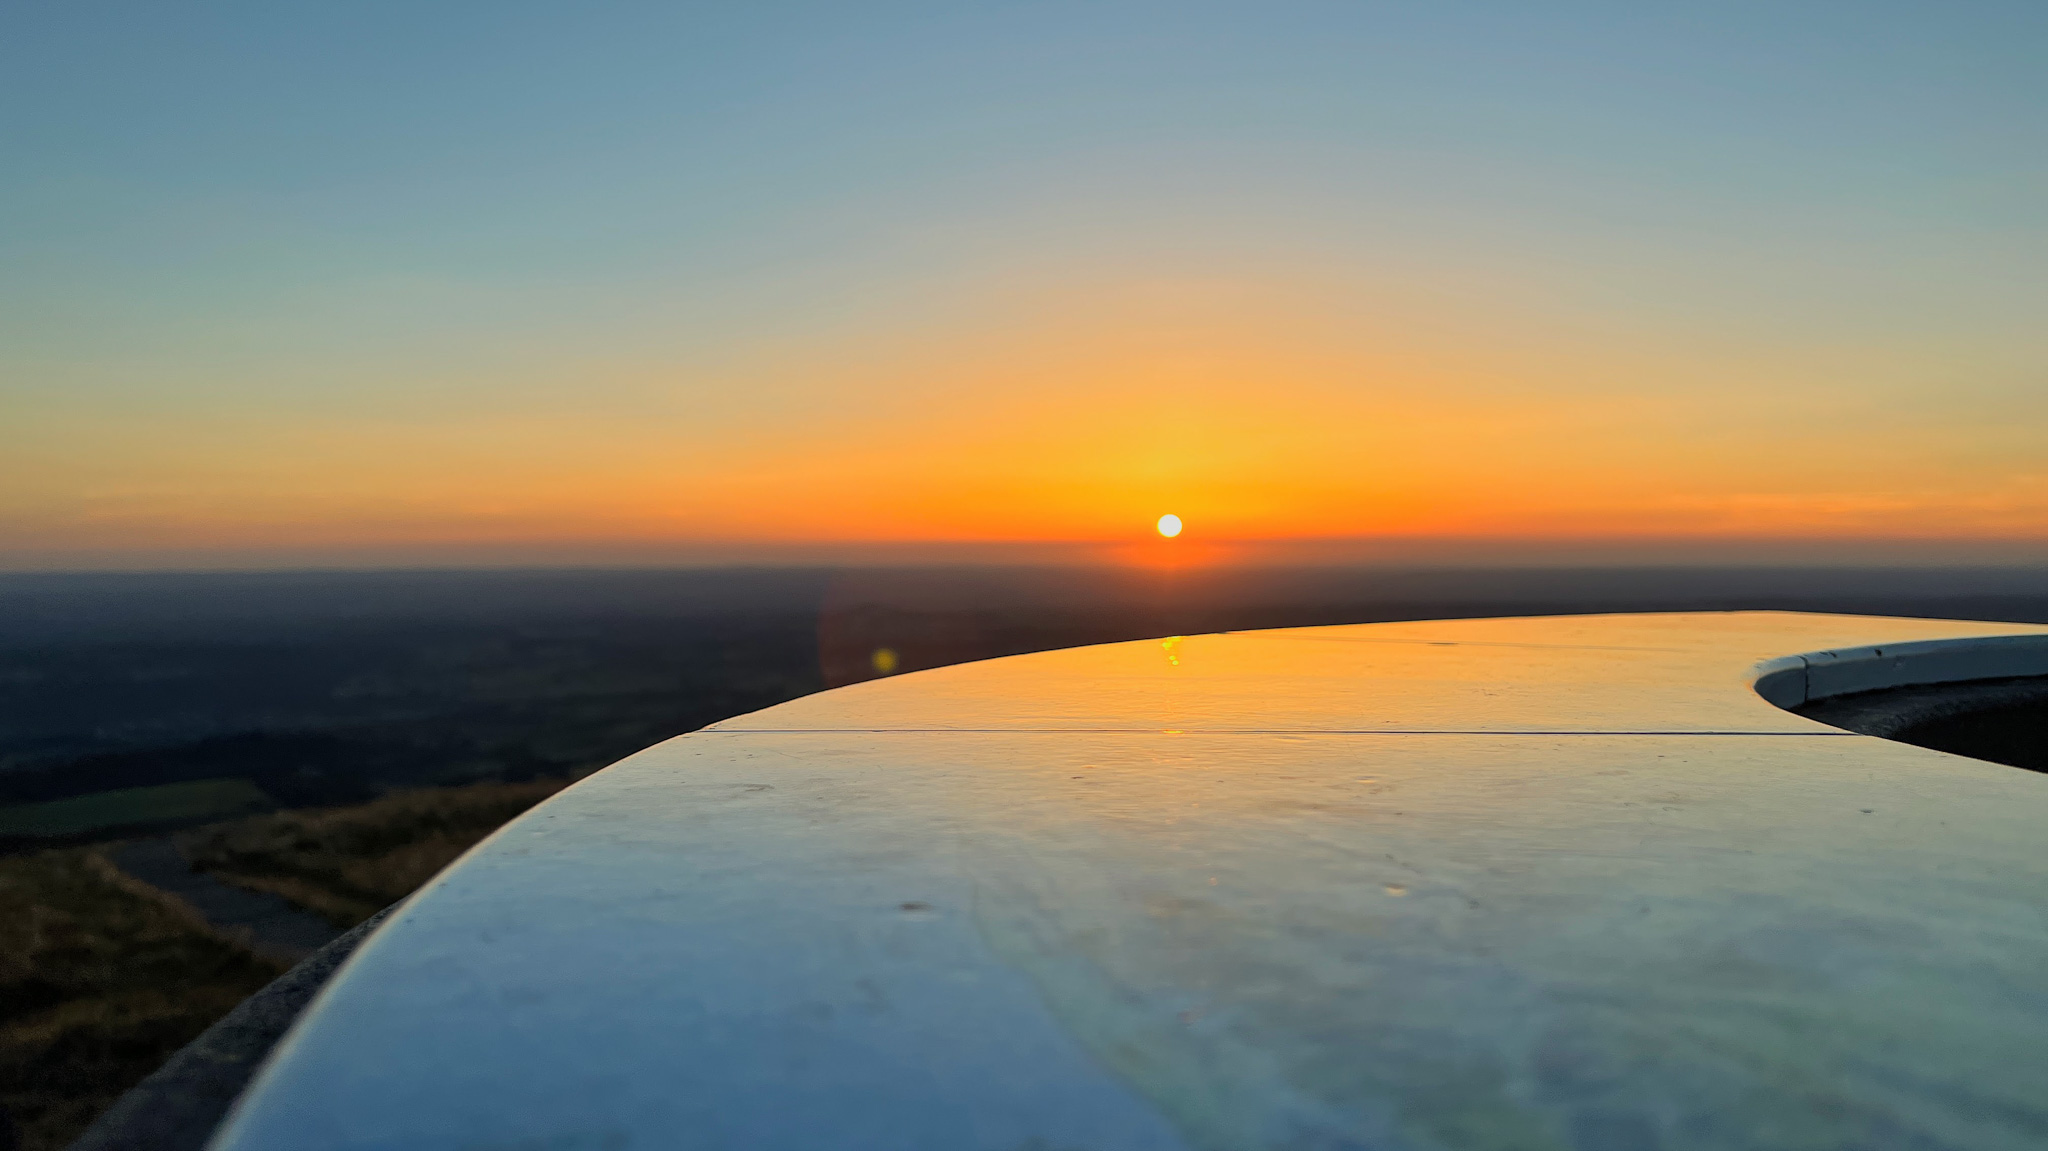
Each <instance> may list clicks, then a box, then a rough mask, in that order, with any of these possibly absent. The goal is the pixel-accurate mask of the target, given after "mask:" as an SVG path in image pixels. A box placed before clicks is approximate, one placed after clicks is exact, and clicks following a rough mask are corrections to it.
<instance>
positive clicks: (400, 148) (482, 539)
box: [0, 0, 2048, 567]
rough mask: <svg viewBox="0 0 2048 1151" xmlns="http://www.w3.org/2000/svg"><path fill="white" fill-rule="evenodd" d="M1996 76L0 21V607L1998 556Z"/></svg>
mask: <svg viewBox="0 0 2048 1151" xmlns="http://www.w3.org/2000/svg"><path fill="white" fill-rule="evenodd" d="M2044 61H2048V5H2042V4H2040V3H2038V2H2037V0H2034V2H2024V3H2009V4H1969V3H1960V4H1943V5H1935V4H1899V3H1882V2H1866V3H1856V4H1847V3H1844V4H1834V3H1803V4H1798V5H1785V4H1764V3H1756V4H1719V5H1648V4H1642V3H1614V4H1559V3H1551V4H1542V5H1531V4H1509V3H1498V4H1456V3H1439V2H1432V3H1416V4H1402V5H1386V4H1336V3H1330V4H1312V3H1288V4H1257V5H1253V4H1242V5H1213V4H1194V3H1174V4H1134V3H1087V4H1082V3H1033V4H956V5H906V4H842V3H833V4H825V3H819V4H774V3H747V4H727V5H716V6H714V5H686V4H592V5H577V6H566V5H546V6H543V5H531V4H517V3H489V4H484V3H476V4H453V3H450V4H416V3H407V4H396V3H389V4H386V3H354V4H347V5H308V4H284V5H280V4H262V3H253V2H252V3H246V4H218V3H191V4H178V5H164V4H145V3H89V2H88V3H66V4H58V3H43V2H35V3H28V4H23V5H19V6H16V7H14V8H12V9H11V10H10V13H9V17H8V20H7V27H6V30H5V33H4V35H0V566H14V567H38V566H53V565H54V566H98V565H102V564H106V565H124V566H133V565H136V564H141V565H144V566H148V565H152V564H167V565H187V564H202V565H203V564H207V563H294V562H319V563H336V562H344V563H345V562H354V561H361V562H438V561H441V560H448V559H450V558H451V557H452V558H454V559H462V558H464V557H467V558H470V559H475V558H477V557H487V558H490V559H492V560H493V561H494V562H497V561H502V562H516V561H520V560H537V559H545V560H560V559H572V560H573V559H579V558H581V559H590V560H603V559H607V558H617V557H620V556H629V555H630V556H642V557H656V558H659V557H679V558H689V557H693V556H698V557H705V556H708V557H716V556H720V555H738V554H742V553H747V554H768V552H773V550H774V549H776V548H785V549H794V550H793V551H791V552H790V553H789V554H796V552H797V551H801V550H803V549H805V548H809V549H812V550H813V551H814V552H816V551H819V549H822V552H819V554H825V553H830V552H831V551H832V550H833V549H834V548H838V549H841V551H842V552H845V553H846V554H852V551H851V550H850V549H858V548H859V547H864V546H872V545H889V544H902V543H925V544H949V543H977V542H995V543H1002V542H1016V541H1024V542H1030V541H1075V540H1078V541H1096V542H1100V543H1103V544H1106V545H1110V546H1123V544H1124V542H1125V541H1136V540H1140V539H1142V538H1143V536H1144V533H1146V532H1148V531H1149V530H1150V525H1151V523H1152V521H1153V520H1154V519H1155V518H1156V517H1157V516H1158V515H1159V514H1160V513H1161V512H1164V511H1174V512H1178V513H1179V514H1180V515H1182V516H1183V517H1185V518H1186V520H1187V522H1188V525H1189V529H1188V533H1187V535H1186V536H1184V537H1183V539H1182V541H1178V542H1180V543H1183V544H1187V545H1189V546H1191V547H1194V546H1201V544H1202V541H1204V540H1208V541H1212V542H1213V541H1228V540H1235V541H1244V540H1275V541H1290V540H1291V541H1302V540H1318V541H1324V542H1326V543H1329V544H1330V545H1331V546H1337V547H1340V548H1341V546H1343V545H1344V544H1345V543H1346V541H1350V542H1354V543H1357V544H1358V545H1359V546H1361V547H1366V548H1368V549H1369V548H1370V547H1371V546H1377V545H1384V544H1388V543H1389V542H1393V543H1399V542H1401V541H1408V542H1414V541H1431V540H1465V541H1471V540H1508V541H1524V542H1527V541H1536V542H1541V541H1563V540H1572V541H1582V542H1583V541H1592V542H1593V543H1595V544H1597V543H1599V542H1600V541H1611V542H1619V543H1626V542H1628V541H1643V540H1680V541H1693V542H1694V543H1695V544H1697V546H1698V547H1699V548H1700V549H1703V550H1702V552H1701V554H1708V553H1711V552H1712V551H1713V550H1714V549H1716V548H1721V547H1728V546H1733V541H1750V542H1752V543H1753V542H1754V541H1757V540H1766V541H1768V540H1779V541H1793V542H1801V541H1812V540H1816V539H1818V540H1821V541H1828V540H1840V541H1849V540H1863V541H1869V540H1877V541H1887V540H1890V541H1919V542H1921V543H1923V544H1924V543H1925V542H1926V541H1937V545H1929V546H1937V547H1938V542H1939V541H1950V542H1951V543H1952V544H1953V545H1954V546H1955V547H1963V546H1964V545H1966V544H1967V545H1968V546H1969V547H1980V548H1981V547H1982V546H1989V545H1997V546H2013V547H2019V548H2022V549H2024V548H2030V547H2037V546H2044V545H2048V66H2044ZM748 549H754V551H753V552H752V553H749V551H748ZM761 549H768V551H767V552H763V551H761ZM1958 554H1960V553H1958Z"/></svg>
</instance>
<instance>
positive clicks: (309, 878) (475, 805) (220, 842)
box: [178, 779, 569, 928]
mask: <svg viewBox="0 0 2048 1151" xmlns="http://www.w3.org/2000/svg"><path fill="white" fill-rule="evenodd" d="M568 782H569V781H567V780H563V779H537V780H530V781H527V782H525V783H480V784H472V785H470V786H468V787H448V788H431V789H422V790H418V791H402V792H398V793H395V794H393V795H388V796H385V797H384V798H383V799H379V800H375V801H373V802H370V803H364V804H358V805H355V806H352V807H330V808H316V809H313V810H307V811H282V812H277V813H275V814H271V815H259V816H254V817H251V818H248V819H241V820H237V821H235V822H232V823H223V824H217V825H214V826H211V827H202V828H196V829H194V830H192V831H189V832H186V833H185V834H183V835H181V836H179V837H178V843H179V846H180V847H182V848H183V849H184V852H185V855H186V857H187V858H188V859H190V860H191V861H192V865H193V866H194V867H197V868H199V869H201V870H204V871H207V872H210V873H211V874H212V875H214V876H215V877H216V878H218V879H220V880H222V881H223V882H227V883H233V884H236V885H238V886H241V887H246V888H249V889H251V890H254V891H268V892H271V893H274V894H277V895H281V896H283V897H285V898H286V899H289V900H291V901H292V902H293V903H296V904H298V905H299V906H301V907H304V908H306V909H307V910H309V911H312V912H314V913H316V914H318V915H322V916H325V917H326V918H327V919H328V921H329V922H331V923H333V924H334V925H335V926H336V927H342V928H347V927H353V926H355V925H356V924H358V923H361V922H362V921H363V920H365V919H368V918H369V917H370V916H372V915H375V914H376V913H377V912H378V911H381V910H383V909H384V908H385V907H388V906H389V905H391V904H392V903H395V902H397V901H398V900H400V899H403V898H405V897H406V896H407V895H410V894H411V893H412V892H413V891H414V890H416V889H417V888H418V887H419V886H420V885H421V884H422V883H425V882H426V881H427V880H429V879H431V878H433V877H434V875H435V873H437V872H439V871H440V870H441V869H442V868H444V867H446V866H448V865H449V864H450V863H453V862H454V861H455V858H456V857H457V856H459V855H461V854H462V853H463V852H465V851H467V850H469V849H470V847H471V846H473V845H474V844H475V843H476V842H477V841H478V840H480V839H482V838H483V837H484V836H486V835H489V834H490V833H491V832H493V831H495V830H497V828H498V827H499V825H501V824H503V823H504V822H505V821H506V820H509V819H511V818H512V817H513V816H515V815H518V814H519V813H521V812H523V811H525V810H526V809H527V808H529V807H532V806H533V805H534V804H536V803H539V802H540V801H541V800H543V799H546V798H547V797H548V796H550V795H553V794H554V793H555V792H557V791H560V790H561V789H562V788H564V787H566V786H568Z"/></svg>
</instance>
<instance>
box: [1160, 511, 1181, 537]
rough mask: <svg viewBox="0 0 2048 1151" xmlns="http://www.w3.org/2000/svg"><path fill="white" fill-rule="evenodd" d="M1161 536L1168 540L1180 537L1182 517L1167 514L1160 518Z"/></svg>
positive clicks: (1170, 513)
mask: <svg viewBox="0 0 2048 1151" xmlns="http://www.w3.org/2000/svg"><path fill="white" fill-rule="evenodd" d="M1159 534H1160V535H1163V536H1165V537H1166V538H1167V539H1172V538H1173V537H1175V536H1177V535H1179V534H1180V517H1179V516H1177V515H1174V514H1173V513H1172V512H1167V513H1166V514H1165V515H1163V516H1160V517H1159Z"/></svg>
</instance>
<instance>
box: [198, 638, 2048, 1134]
mask: <svg viewBox="0 0 2048 1151" xmlns="http://www.w3.org/2000/svg"><path fill="white" fill-rule="evenodd" d="M2018 632H2027V633H2031V634H2048V633H2044V629H2040V628H2023V627H2016V626H2013V625H2002V624H1965V623H1953V622H1941V621H1923V620H1891V619H1857V618H1849V617H1828V616H1800V615H1789V614H1776V613H1744V614H1728V615H1682V616H1614V617H1578V618H1561V619H1511V620H1468V621H1451V622H1441V623H1417V624H1388V625H1374V626H1367V627H1355V628H1316V629H1302V630H1295V631H1285V632H1263V633H1248V634H1240V635H1222V636H1196V637H1189V638H1186V639H1175V640H1167V641H1155V642H1147V643H1135V644H1117V645H1109V646H1104V647H1096V648H1084V649H1076V650H1072V651H1064V652H1052V653H1045V654H1041V655H1033V656H1020V657H1015V658H1011V659H1004V660H996V661H991V662H987V663H981V664H970V665H963V666H958V667H952V668H944V669H939V670H936V671H930V672H921V673H918V674H915V675H909V676H903V677H900V678H897V679H891V680H884V681H877V682H873V683H868V684H863V685H859V686H856V687H852V688H845V689H841V690H838V691H834V692H827V693H824V694H822V695H818V696H813V697H810V698H807V699H803V700H798V701H795V702H793V703H789V704H785V705H783V706H781V707H777V708H772V709H769V710H767V711H764V712H760V713H757V714H755V715H751V716H744V717H741V718H739V719H735V720H731V721H728V722H726V723H723V724H719V725H717V726H716V727H714V728H713V729H711V730H708V731H706V732H702V733H698V734H694V735H689V736H684V737H681V738H678V739H675V740H671V741H669V742H667V743H664V744H661V745H659V746H657V747H654V748H651V749H649V750H647V751H645V752H642V753H640V754H638V755H635V756H633V757H631V758H629V759H627V760H625V761H623V762H622V763H620V764H617V765H615V766H614V767H612V768H609V769H607V770H606V771H604V772H601V773H599V774H598V775H596V776H593V777H591V778H590V779H588V780H586V781H584V782H583V783H581V784H578V785H577V786H576V787H574V788H571V789H569V790H568V791H566V792H564V793H562V794H561V795H560V796H558V797H556V798H555V799H554V800H551V801H550V802H548V803H546V804H544V805H542V806H541V807H539V808H537V809H535V810H534V811H533V812H532V813H530V814H528V815H527V816H525V817H523V818H521V819H520V820H518V821H516V822H514V823H513V824H511V825H510V826H508V827H507V828H505V829H504V830H503V831H501V832H500V833H499V834H498V835H497V836H495V837H494V838H493V839H491V840H490V841H488V842H487V843H485V844H484V845H482V846H481V847H479V848H478V849H477V850H476V851H475V852H473V853H472V854H470V855H469V856H468V857H466V858H465V859H464V860H463V861H462V862H460V863H459V864H457V865H456V866H455V867H454V868H452V869H450V870H449V871H448V872H446V873H444V874H443V875H442V876H441V877H440V878H439V879H437V880H436V881H435V882H434V883H433V884H432V885H430V887H429V888H428V889H427V890H425V891H424V892H423V893H422V894H421V895H419V896H418V897H416V898H415V899H414V900H413V901H412V902H411V903H409V904H408V905H407V906H406V907H405V909H404V910H403V911H402V912H401V913H400V914H398V915H396V916H394V917H393V919H392V920H391V921H390V922H388V923H387V924H386V925H385V927H384V928H383V929H382V930H381V931H380V932H379V933H378V934H377V935H376V936H375V937H374V938H373V939H372V940H371V941H370V942H369V943H368V944H366V945H365V946H364V947H363V948H362V950H361V951H359V952H358V953H357V955H356V957H355V958H354V959H353V960H352V961H351V962H350V964H349V965H348V967H347V968H345V969H344V971H343V972H342V973H341V975H340V976H338V977H337V978H336V980H335V981H334V982H333V983H332V984H331V985H330V987H329V989H328V990H327V991H326V992H325V993H324V994H323V995H322V997H321V999H320V1000H319V1001H318V1002H317V1003H316V1004H315V1005H314V1007H313V1008H312V1009H311V1010H310V1011H309V1013H308V1015H307V1016H306V1018H305V1019H304V1020H302V1022H301V1024H300V1025H299V1027H298V1028H297V1029H296V1030H295V1031H294V1032H293V1034H292V1036H291V1037H290V1038H288V1039H287V1040H286V1042H285V1043H284V1044H283V1045H282V1047H281V1048H280V1050H279V1052H278V1054H277V1056H276V1058H275V1059H274V1061H273V1063H272V1064H271V1065H270V1067H269V1068H268V1069H267V1070H266V1071H265V1073H264V1074H263V1075H262V1076H261V1077H260V1078H259V1081H258V1083H257V1085H256V1086H255V1087H254V1088H253V1089H252V1091H251V1093H250V1095H249V1097H247V1098H246V1099H245V1100H244V1103H243V1105H242V1107H241V1109H240V1110H239V1112H238V1114H237V1116H236V1117H235V1119H234V1120H233V1121H232V1122H231V1123H230V1125H229V1127H228V1128H227V1129H226V1130H225V1131H224V1132H223V1134H222V1136H221V1138H220V1139H219V1140H218V1141H217V1144H216V1145H217V1146H219V1147H222V1148H232V1149H235V1151H241V1149H245V1148H281V1147H292V1148H336V1149H338V1148H371V1147H407V1148H441V1147H446V1148H458V1147H459V1148H495V1147H504V1148H512V1147H519V1148H583V1147H617V1148H624V1147H707V1148H750V1149H775V1148H799V1147H802V1148H835V1149H851V1148H934V1149H937V1148H944V1149H947V1151H975V1149H988V1151H1017V1149H1020V1148H1040V1149H1045V1151H1052V1149H1055V1148H1057V1149H1062V1151H1064V1149H1068V1148H1102V1149H1108V1148H1180V1147H1185V1148H1198V1149H1204V1151H1207V1149H1215V1151H1222V1149H1238V1148H1318V1149H1321V1148H1354V1147H1356V1148H1364V1147H1374V1148H1380V1147H1384V1148H1488V1149H1491V1148H1501V1149H1506V1148H1517V1149H1521V1148H1543V1147H1579V1148H1651V1147H1671V1148H1756V1147H1892V1146H1897V1147H1968V1148H2005V1147H2012V1148H2019V1147H2038V1146H2040V1145H2042V1144H2043V1142H2044V1141H2048V1091H2044V1090H2043V1072H2042V1070H2041V1069H2042V1068H2043V1067H2044V1066H2048V962H2044V957H2048V914H2044V909H2043V897H2042V894H2041V893H2042V891H2043V880H2044V879H2048V848H2044V846H2043V844H2044V828H2048V777H2044V776H2041V775H2036V774H2032V773H2028V772H2023V771H2019V770H2015V769H2012V768H2007V767H2001V766H1998V765H1994V764H1988V763H1982V762H1978V761H1974V760H1968V759H1962V758H1959V757H1955V756H1948V755H1943V754H1941V753H1938V752H1931V751H1926V750H1923V749H1919V748H1914V747H1909V746H1905V745H1901V744H1894V743H1890V742H1887V741H1884V740H1879V739H1874V738H1870V737H1866V736H1857V735H1851V734H1848V733H1845V732H1842V731H1839V730H1837V729H1834V728H1830V727H1826V726H1824V725H1821V724H1818V723H1814V722H1812V721H1809V720H1805V719H1801V718H1799V717H1798V716H1794V715H1791V714H1788V713H1786V712H1783V711H1780V710H1778V709H1777V708H1775V707H1772V706H1771V705H1770V704H1768V703H1766V702H1765V701H1764V700H1763V699H1762V698H1760V697H1759V696H1758V695H1757V694H1756V693H1755V692H1754V691H1753V690H1752V689H1751V686H1750V683H1751V680H1753V679H1754V678H1755V675H1756V673H1755V672H1754V671H1753V670H1752V669H1753V668H1754V667H1755V665H1756V664H1758V663H1759V662H1760V661H1764V660H1769V659H1771V658H1773V657H1779V656H1784V655H1788V654H1793V653H1811V652H1815V651H1820V650H1839V649H1844V648H1854V647H1859V646H1867V645H1868V646H1874V645H1884V644H1895V643H1903V642H1909V641H1917V640H1928V639H1935V638H1942V637H1972V636H1985V635H1993V634H2001V633H2018Z"/></svg>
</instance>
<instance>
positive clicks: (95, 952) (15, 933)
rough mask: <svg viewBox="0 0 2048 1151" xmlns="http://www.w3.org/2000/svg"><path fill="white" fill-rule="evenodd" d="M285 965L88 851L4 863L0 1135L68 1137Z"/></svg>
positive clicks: (56, 1142)
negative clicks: (3, 1125)
mask: <svg viewBox="0 0 2048 1151" xmlns="http://www.w3.org/2000/svg"><path fill="white" fill-rule="evenodd" d="M281 970H282V967H281V965H279V964H277V963H273V962H271V961H268V960H265V959H262V958H260V957H258V956H256V955H255V954H253V953H251V952H250V951H249V950H248V949H247V948H245V947H242V946H241V945H239V944H237V943H235V942H233V941H231V940H229V939H226V938H223V937H222V936H221V935H219V934H218V933H216V932H214V931H213V930H212V929H211V928H209V927H208V926H207V925H206V923H205V922H204V921H203V920H201V919H200V918H199V917H198V916H197V915H196V914H194V913H193V912H192V910H191V909H190V908H189V907H186V906H185V905H184V904H183V903H180V902H178V901H177V900H174V899H171V898H169V897H167V896H164V895H163V894H162V893H161V892H158V891H156V889H154V888H151V887H148V886H147V885H144V884H141V883H138V882H136V881H135V880H132V879H129V878H128V877H127V876H125V875H123V874H121V873H120V872H119V871H117V870H115V869H114V867H113V866H112V865H111V864H109V863H108V862H107V861H106V859H105V858H104V857H102V856H100V855H98V854H97V853H95V852H93V851H91V850H88V849H84V848H72V849H66V850H59V851H45V852H39V853H36V854H33V855H25V856H15V857H12V858H5V859H0V1106H4V1107H5V1108H6V1117H7V1121H8V1123H9V1125H10V1126H11V1128H12V1131H11V1132H0V1141H4V1140H5V1138H6V1136H7V1135H8V1134H12V1135H13V1136H14V1138H15V1139H17V1140H18V1141H19V1143H18V1145H19V1146H20V1147H21V1148H23V1149H24V1151H44V1149H49V1151H54V1149H56V1148H61V1147H64V1146H65V1145H67V1144H69V1143H70V1142H71V1140H73V1139H74V1138H76V1137H77V1136H78V1134H79V1133H80V1132H82V1131H83V1130H84V1129H85V1127H86V1126H87V1125H88V1124H89V1123H91V1122H92V1120H93V1119H94V1117H96V1116H97V1115H98V1114H99V1113H100V1112H101V1111H103V1110H105V1109H106V1108H107V1107H108V1106H109V1105H111V1104H112V1103H113V1101H114V1100H115V1099H116V1098H118V1097H119V1096H120V1095H121V1093H122V1092H124V1091H126V1090H127V1089H128V1088H130V1087H132V1086H134V1085H135V1084H136V1083H137V1082H139V1081H141V1079H142V1078H143V1077H144V1076H146V1075H148V1074H149V1073H150V1072H152V1071H154V1070H156V1068H157V1067H158V1066H159V1065H160V1064H162V1063H163V1061H164V1060H165V1059H166V1058H168V1057H169V1056H170V1055H171V1053H172V1052H174V1051H176V1050H177V1049H178V1048H180V1047H182V1046H184V1045H185V1044H186V1043H188V1042H190V1041H191V1040H192V1039H193V1038H195V1037H196V1036H197V1035H198V1034H199V1033H200V1032H201V1031H204V1030H205V1029H206V1028H207V1026H208V1025H210V1024H211V1023H213V1021H214V1020H216V1019H218V1018H220V1017H221V1016H222V1015H225V1014H226V1013H227V1012H228V1011H229V1010H230V1009H232V1008H233V1007H234V1006H235V1004H237V1003H239V1002H241V1001H242V1000H243V999H244V998H246V997H247V996H249V995H250V994H252V993H253V992H255V991H256V990H257V989H258V988H260V987H262V986H263V985H264V984H265V983H268V982H269V981H270V980H271V979H272V978H274V977H275V976H277V975H278V974H279V972H280V971H281Z"/></svg>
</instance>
